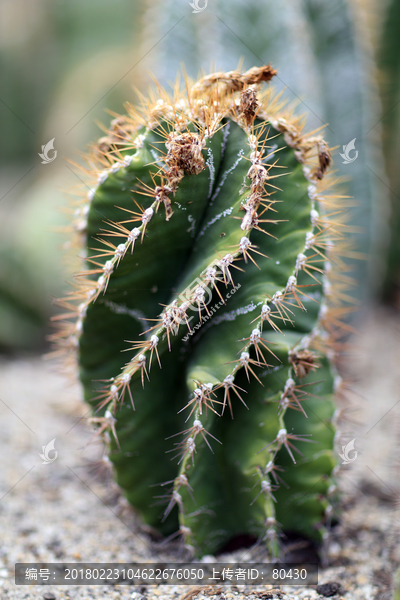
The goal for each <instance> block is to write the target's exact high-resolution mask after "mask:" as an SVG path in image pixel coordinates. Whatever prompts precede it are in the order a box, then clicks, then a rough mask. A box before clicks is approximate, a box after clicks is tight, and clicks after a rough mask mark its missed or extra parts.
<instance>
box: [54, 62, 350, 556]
mask: <svg viewBox="0 0 400 600" xmlns="http://www.w3.org/2000/svg"><path fill="white" fill-rule="evenodd" d="M275 73H276V72H275V71H274V70H273V69H272V68H271V67H270V66H267V67H260V68H252V69H250V70H249V71H247V72H245V73H243V74H241V73H240V72H239V71H233V72H228V73H222V72H219V73H216V74H212V75H209V76H206V77H204V78H203V79H201V80H199V81H198V82H197V83H193V81H190V80H189V79H187V80H186V82H185V83H186V86H184V87H183V90H184V91H182V90H181V89H180V88H179V85H178V84H177V85H176V86H175V90H174V95H173V96H172V97H171V96H169V95H168V94H167V93H166V92H165V91H163V90H162V88H161V87H158V89H157V93H153V94H152V95H151V96H150V98H149V99H148V100H146V99H143V106H142V110H141V111H137V110H136V109H135V108H133V107H132V106H130V105H128V115H126V116H119V117H117V118H116V119H115V120H114V121H113V122H112V127H111V129H110V130H109V131H108V132H107V135H106V136H105V137H103V138H102V139H101V140H99V143H98V144H97V145H95V146H94V147H93V149H92V152H91V154H90V155H89V156H88V158H87V167H86V168H85V169H83V178H84V180H85V185H84V186H83V187H82V189H81V195H82V196H83V198H82V199H81V200H78V202H77V203H76V211H75V221H74V225H75V229H76V236H77V240H78V242H79V243H82V242H83V244H84V245H85V248H86V251H85V253H86V255H87V258H86V268H85V269H84V270H83V271H82V272H80V273H79V274H78V275H77V285H76V286H75V290H74V291H73V292H71V293H70V294H69V295H68V296H67V297H65V298H64V299H63V300H61V301H60V305H61V306H62V307H63V308H64V310H65V312H64V313H63V314H61V315H60V316H59V317H57V319H56V320H57V321H58V322H59V323H60V333H59V334H58V335H56V336H55V337H56V339H57V340H58V343H59V345H60V351H61V352H63V351H65V350H67V351H68V352H69V351H73V352H74V351H75V350H77V351H78V362H79V372H80V378H81V381H82V383H83V386H84V395H85V399H86V401H88V402H90V404H91V405H92V406H93V407H94V408H97V410H96V412H95V416H94V418H93V421H94V422H95V423H96V424H97V425H98V430H97V435H98V434H104V435H105V440H106V442H107V447H108V452H109V456H110V459H111V461H112V463H113V464H114V467H115V471H116V478H117V481H118V483H119V485H120V486H121V487H122V488H123V490H124V491H125V493H126V496H127V498H128V500H129V501H130V502H131V504H132V505H133V506H134V507H135V508H137V509H138V510H139V511H140V513H141V514H142V515H143V517H144V519H145V521H146V522H147V523H148V524H150V525H152V526H153V527H157V528H158V529H160V530H161V531H162V532H163V533H164V534H174V533H175V534H177V533H180V534H182V535H183V537H184V538H185V540H186V542H188V543H190V544H193V546H194V548H195V550H196V552H197V554H198V555H202V554H207V553H214V552H215V551H217V550H219V549H220V548H221V547H222V546H223V545H224V544H226V543H227V542H229V540H230V539H232V538H233V537H234V536H235V535H240V534H251V535H253V536H254V537H258V538H260V537H261V538H264V539H265V542H266V543H267V544H268V545H269V547H270V549H271V551H272V553H273V554H277V553H278V550H279V536H278V532H279V531H280V529H281V528H282V529H283V530H284V531H291V532H294V533H297V534H300V535H303V536H306V537H308V538H311V539H314V540H317V541H321V540H322V538H323V534H324V531H325V525H326V521H327V519H328V518H329V517H330V515H331V511H332V501H333V498H334V496H335V491H336V487H335V484H334V481H333V478H332V476H333V470H334V468H335V465H336V459H335V457H334V436H335V425H336V422H337V419H338V413H337V412H335V406H334V404H333V387H334V382H336V383H335V384H336V388H337V391H338V392H339V396H340V390H341V389H342V388H341V382H340V378H339V377H337V376H336V373H335V369H334V366H333V365H334V362H335V357H336V355H337V352H338V351H339V349H340V339H341V336H342V335H343V332H346V331H347V327H346V326H345V325H344V324H343V322H342V321H343V318H344V317H345V316H346V314H347V312H348V311H351V310H352V299H351V297H350V296H349V295H348V291H350V290H351V285H352V284H351V280H350V279H349V277H348V275H347V273H348V267H346V264H345V262H344V259H345V257H346V256H348V255H349V254H351V247H350V246H351V244H350V243H349V240H348V238H347V235H346V230H348V229H349V228H348V227H347V226H346V225H345V224H344V223H343V212H344V209H345V207H346V205H347V201H348V200H347V198H346V196H343V195H342V194H341V192H340V190H338V189H337V177H336V176H335V175H334V174H329V173H328V168H329V166H330V163H331V155H330V150H329V147H328V145H327V144H326V142H325V141H324V140H323V138H322V137H321V136H320V135H317V134H316V133H315V132H311V133H309V134H306V133H305V132H304V131H303V127H304V122H303V121H304V119H302V118H300V117H298V116H296V115H295V114H294V112H293V109H292V108H290V107H289V108H288V107H286V106H285V105H286V102H285V101H283V100H282V98H281V94H278V93H276V91H275V90H274V89H273V88H270V87H269V88H268V89H267V90H266V91H263V92H261V91H260V84H261V83H262V82H268V81H269V80H270V79H271V78H272V77H273V76H274V75H275ZM88 188H89V192H88V191H87V189H88ZM71 319H72V320H71ZM182 330H183V331H182ZM128 340H129V342H128ZM126 351H128V352H130V353H131V354H132V353H133V355H131V356H129V355H127V354H125V352H126ZM161 367H162V368H161ZM335 377H336V380H335ZM102 381H103V382H104V381H105V382H106V384H104V383H101V382H102ZM100 409H101V410H100ZM99 411H100V412H99ZM233 417H234V418H233ZM170 453H172V454H170ZM160 504H161V505H162V504H165V508H164V509H163V508H160V506H159V505H160ZM178 520H179V523H178Z"/></svg>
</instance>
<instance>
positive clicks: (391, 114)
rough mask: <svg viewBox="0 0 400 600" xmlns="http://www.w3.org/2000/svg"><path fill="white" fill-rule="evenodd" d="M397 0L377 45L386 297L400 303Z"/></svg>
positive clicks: (399, 27) (399, 17)
mask: <svg viewBox="0 0 400 600" xmlns="http://www.w3.org/2000/svg"><path fill="white" fill-rule="evenodd" d="M399 31H400V3H399V2H396V0H391V1H390V2H389V3H388V8H387V12H386V14H385V17H384V21H383V25H382V28H381V34H380V36H379V41H378V45H377V56H378V67H379V77H380V88H381V95H382V115H383V116H382V124H383V148H384V151H385V158H386V174H387V177H388V186H389V188H390V200H391V206H392V217H391V243H390V249H389V256H388V266H387V273H386V281H385V296H386V299H388V300H390V301H394V302H395V303H396V304H397V305H398V306H400V173H399V168H398V158H399V155H400V48H399Z"/></svg>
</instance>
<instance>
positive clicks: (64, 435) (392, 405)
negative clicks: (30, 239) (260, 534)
mask: <svg viewBox="0 0 400 600" xmlns="http://www.w3.org/2000/svg"><path fill="white" fill-rule="evenodd" d="M362 327H363V332H362V334H361V335H360V336H358V339H357V340H355V345H356V346H357V347H356V348H355V349H354V351H353V353H352V356H351V357H349V360H348V361H346V362H347V367H348V370H349V372H350V373H351V375H352V380H353V383H352V386H351V387H352V390H353V391H354V392H355V393H353V394H352V398H353V407H352V410H351V411H350V413H349V416H350V417H351V419H352V421H351V422H349V423H348V424H347V426H346V431H345V439H346V441H349V440H351V439H355V448H356V450H357V453H358V454H357V458H356V460H355V461H354V462H353V463H352V464H351V465H348V466H346V467H343V470H342V474H341V476H340V485H341V487H342V489H343V499H342V509H343V518H342V522H341V524H340V525H339V526H337V527H335V528H334V530H333V531H332V533H331V536H330V539H329V541H328V542H327V545H326V548H325V560H326V566H325V567H324V568H322V569H321V570H320V577H319V581H320V583H324V582H327V581H334V582H338V583H340V584H341V586H342V592H341V593H340V594H339V595H337V596H336V598H340V597H343V598H346V599H347V600H353V599H359V600H370V599H371V600H384V599H390V598H391V597H392V596H391V591H390V589H391V585H392V576H393V573H394V570H395V567H396V564H398V563H399V562H400V550H399V540H400V510H399V508H400V506H399V505H400V502H399V499H400V476H399V462H400V461H399V454H400V452H399V451H400V391H399V390H400V320H399V319H398V318H397V319H396V318H394V316H393V315H390V314H388V313H386V312H384V311H375V312H374V314H373V315H370V316H369V317H365V319H364V320H363V325H362ZM79 399H80V388H79V386H78V385H77V384H71V382H69V381H68V380H67V379H66V378H65V377H64V376H63V375H61V374H60V373H58V372H57V371H56V369H55V366H54V365H52V364H50V363H49V362H45V361H43V360H41V359H40V358H38V357H28V358H23V359H22V358H20V359H17V360H6V359H3V360H2V362H1V363H0V400H1V401H0V456H1V460H0V599H1V600H3V599H4V600H17V599H18V600H22V599H24V600H26V599H36V598H43V599H47V600H54V598H55V599H57V600H58V599H63V598H65V599H71V600H73V599H89V598H90V599H92V598H94V599H100V598H101V599H103V598H104V599H114V598H115V599H116V598H118V599H121V600H122V599H126V598H131V597H132V598H136V600H141V598H142V597H147V598H153V597H159V598H164V597H165V598H176V599H181V598H183V597H184V596H185V595H186V599H187V600H188V599H189V598H190V597H191V596H192V597H193V598H195V596H196V595H198V596H199V598H203V597H204V598H212V597H213V595H214V596H216V597H218V599H219V600H222V599H224V598H225V599H227V600H229V599H238V600H239V599H240V598H241V597H251V596H253V597H258V598H260V597H262V598H268V597H271V598H272V597H275V598H278V597H282V598H285V599H287V600H292V599H293V600H294V599H296V598H308V599H313V598H321V597H322V596H320V595H319V594H318V593H317V591H316V590H315V589H314V588H310V587H309V588H294V587H292V588H290V587H287V586H282V587H281V588H280V591H276V592H272V591H271V592H270V593H269V594H268V593H267V589H268V586H266V587H265V586H264V587H263V588H261V587H258V588H248V589H247V588H240V587H239V588H232V589H225V590H219V591H218V589H212V590H210V589H203V590H192V589H191V588H190V587H189V586H175V587H173V586H168V587H161V586H160V587H147V588H143V587H142V588H140V589H138V588H133V587H132V586H118V585H117V586H113V587H111V586H104V587H102V586H101V587H100V586H85V587H84V586H72V585H71V586H16V585H15V583H14V564H15V563H16V562H29V561H32V562H33V561H39V560H40V561H49V562H50V561H53V562H57V561H70V562H74V561H87V562H107V561H108V562H128V561H129V562H131V561H140V562H144V561H149V562H150V561H155V560H160V559H163V560H169V561H173V560H174V559H175V560H176V558H177V556H178V554H177V553H178V551H182V549H181V548H180V546H179V544H178V543H170V544H169V545H166V546H161V547H160V546H159V544H158V543H156V542H155V541H154V539H152V538H151V537H150V536H149V534H148V532H146V530H144V529H143V528H142V527H141V523H140V519H138V518H137V517H136V516H135V515H134V514H133V512H132V511H131V510H130V509H129V507H127V506H126V503H125V502H124V500H123V498H121V497H120V496H119V495H118V493H117V490H116V488H115V486H114V484H113V483H112V480H110V478H109V477H108V475H107V471H105V472H104V473H103V475H102V480H101V479H99V477H98V475H97V476H95V475H94V473H93V461H95V460H96V459H98V458H99V456H101V447H100V446H99V445H96V446H94V445H91V446H89V447H87V448H84V447H85V444H86V443H87V442H88V441H89V440H90V438H91V436H92V432H91V430H90V427H89V425H88V423H87V417H88V416H89V415H88V414H87V413H86V411H87V409H86V407H85V406H84V405H83V404H82V403H81V402H80V400H79ZM52 439H55V448H56V450H57V452H58V454H57V458H56V460H55V461H54V462H53V463H51V464H43V461H42V459H41V458H40V456H39V454H40V453H41V452H42V446H44V445H46V444H48V443H49V442H50V441H51V440H52ZM352 456H353V454H352ZM293 551H294V549H293ZM243 552H244V551H243V550H241V551H237V552H236V553H235V554H234V555H230V556H228V557H219V560H223V559H224V560H225V559H228V560H232V559H238V558H241V557H242V556H243ZM180 556H182V555H180ZM247 556H249V555H247ZM269 587H272V586H269ZM191 591H192V592H193V593H191V594H190V593H189V592H191ZM46 594H47V595H46Z"/></svg>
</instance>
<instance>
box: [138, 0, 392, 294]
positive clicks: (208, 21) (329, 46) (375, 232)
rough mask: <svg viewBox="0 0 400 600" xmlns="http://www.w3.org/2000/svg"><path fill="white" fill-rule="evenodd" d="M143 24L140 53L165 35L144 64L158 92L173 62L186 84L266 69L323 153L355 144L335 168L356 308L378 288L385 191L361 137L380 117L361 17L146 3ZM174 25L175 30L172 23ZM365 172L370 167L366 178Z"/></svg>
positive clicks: (315, 1)
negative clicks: (272, 70)
mask: <svg viewBox="0 0 400 600" xmlns="http://www.w3.org/2000/svg"><path fill="white" fill-rule="evenodd" d="M147 7H148V8H147V11H146V12H145V13H144V14H143V23H142V24H143V29H142V31H143V34H142V38H143V43H142V48H143V50H144V49H145V48H147V47H148V46H150V45H151V44H152V43H155V42H156V41H157V40H158V39H160V38H161V37H162V36H163V35H164V34H166V32H168V31H169V30H170V29H171V28H172V27H173V30H172V32H171V35H167V36H166V38H165V39H164V40H163V42H162V43H161V44H159V45H157V46H156V47H155V48H154V50H153V51H152V52H151V54H150V55H149V57H148V64H149V66H150V68H151V69H152V71H153V72H154V74H155V75H156V76H157V78H158V79H159V80H160V81H161V82H162V83H167V81H169V80H170V79H172V78H173V77H174V74H175V71H176V70H177V69H178V68H179V66H180V61H181V60H182V57H184V60H185V67H186V68H187V70H188V72H189V73H190V74H191V75H192V76H194V75H196V74H197V73H198V71H199V70H200V69H201V68H202V69H205V70H208V69H209V65H210V64H211V63H212V62H213V61H214V62H216V65H215V66H216V67H217V68H221V69H226V70H229V69H231V68H232V63H233V64H237V62H238V61H239V60H240V59H241V58H243V59H244V67H248V66H251V65H253V64H254V63H255V64H263V63H264V62H268V61H271V62H272V63H273V64H274V65H275V66H276V68H277V69H278V72H279V74H278V77H277V81H276V85H277V87H278V89H282V88H285V87H287V95H288V97H289V98H291V99H293V100H294V99H297V100H299V105H300V110H303V111H307V114H308V115H309V124H310V127H312V128H317V127H320V126H322V125H326V124H327V127H326V129H325V130H324V137H325V138H326V140H327V141H328V143H329V144H330V145H331V146H333V147H337V148H338V151H337V152H341V151H342V146H343V145H345V144H347V143H348V142H350V141H351V140H352V139H354V138H356V147H357V149H358V152H359V156H358V159H357V160H356V161H354V162H353V163H352V164H351V165H344V164H343V163H342V160H340V159H339V158H338V160H336V162H335V168H336V169H337V171H338V175H340V176H343V177H345V178H346V180H347V191H348V193H349V195H350V196H352V197H353V198H354V199H355V202H354V204H353V206H352V207H351V208H350V207H349V213H350V215H351V220H352V222H353V223H354V224H356V225H358V226H359V231H358V232H357V233H354V236H355V241H356V246H357V248H358V249H359V251H360V252H362V253H364V254H365V258H366V259H368V260H363V261H357V262H352V266H353V270H354V276H355V277H356V279H357V281H358V283H359V286H358V289H357V290H356V294H357V296H358V297H359V298H362V299H363V300H364V301H365V300H366V299H367V298H370V297H371V296H373V295H375V294H376V293H377V292H379V289H380V287H381V285H382V282H383V273H384V261H385V252H386V249H387V248H386V247H387V223H388V216H389V199H388V190H387V188H385V186H383V185H382V183H381V181H380V179H384V175H383V173H384V165H383V154H382V149H381V138H380V129H379V127H376V128H375V129H373V130H372V131H371V132H370V133H369V134H368V136H367V135H366V134H367V132H368V130H369V129H370V128H371V126H372V124H375V123H376V122H377V121H378V120H379V117H380V105H379V94H378V87H377V80H376V68H375V66H374V57H373V49H372V45H371V41H370V34H369V30H368V27H367V24H366V23H365V14H364V9H363V7H362V6H361V5H359V3H357V2H352V1H347V0H332V1H331V2H325V1H323V0H301V1H298V0H282V1H279V2H276V1H271V2H270V1H266V2H259V1H258V0H247V1H243V0H229V1H228V0H215V1H214V2H213V3H212V6H211V3H209V10H208V9H207V10H204V11H203V12H202V13H200V14H197V15H193V17H192V18H189V17H188V16H186V2H185V0H180V1H178V2H176V1H175V0H155V1H152V0H148V1H147ZM182 16H184V18H183V20H182V21H179V18H180V17H182ZM367 165H369V166H370V167H371V169H370V168H368V167H367Z"/></svg>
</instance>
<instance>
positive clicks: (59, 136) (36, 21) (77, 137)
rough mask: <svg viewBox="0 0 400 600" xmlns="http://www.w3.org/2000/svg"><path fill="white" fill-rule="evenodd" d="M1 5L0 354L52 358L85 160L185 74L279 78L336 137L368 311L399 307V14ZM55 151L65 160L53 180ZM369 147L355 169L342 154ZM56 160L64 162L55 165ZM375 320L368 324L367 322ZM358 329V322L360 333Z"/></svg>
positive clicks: (227, 0) (5, 0) (309, 8)
mask: <svg viewBox="0 0 400 600" xmlns="http://www.w3.org/2000/svg"><path fill="white" fill-rule="evenodd" d="M196 1H197V6H198V7H199V11H198V12H193V7H192V6H191V5H190V4H189V2H188V1H187V0H152V1H150V0H84V2H82V1H78V0H68V1H67V0H52V1H51V2H50V1H49V0H35V1H34V2H32V0H1V2H0V132H1V136H0V350H1V351H2V352H7V353H9V352H19V351H26V350H29V351H32V350H35V351H36V350H39V351H43V349H44V348H45V347H46V341H45V340H46V335H47V334H48V333H49V331H50V327H49V318H50V315H51V314H52V312H54V307H53V305H52V300H53V298H54V297H59V296H60V295H62V294H63V291H65V290H66V289H67V288H68V285H67V280H71V273H70V271H69V268H68V265H67V264H66V262H65V258H64V255H65V251H64V249H63V246H65V244H66V243H68V238H67V236H66V235H63V234H62V233H57V232H56V229H57V228H60V227H62V226H63V225H65V223H68V215H66V213H65V210H63V209H65V207H66V206H68V198H67V194H66V193H65V191H63V190H64V189H68V188H71V187H73V186H74V185H75V184H76V183H77V182H78V179H77V177H76V175H74V171H75V173H78V171H77V169H76V168H75V169H74V167H73V166H71V165H69V163H67V160H66V159H70V160H75V161H77V162H81V160H82V159H81V158H80V156H79V153H80V152H81V151H82V150H84V149H85V148H86V147H87V145H88V144H89V142H91V141H94V140H95V139H96V138H98V137H100V136H101V135H102V132H101V130H100V129H99V127H98V124H97V123H98V122H99V121H100V122H103V123H105V124H106V125H108V124H109V122H110V120H111V118H112V117H111V116H110V115H108V114H107V113H106V112H105V109H106V108H107V109H109V110H111V111H115V112H117V113H121V112H123V110H124V109H123V104H124V102H125V101H130V102H132V103H135V102H136V100H137V96H136V93H135V91H134V89H133V86H135V87H136V88H139V89H141V91H143V92H146V90H147V88H148V87H149V86H151V85H152V77H151V74H153V75H154V76H155V77H157V79H158V80H159V81H160V82H161V83H162V84H163V85H166V86H168V85H169V83H170V82H172V81H173V80H175V77H176V74H177V72H178V71H179V70H180V69H181V66H182V64H184V65H185V68H186V71H187V72H188V74H189V75H190V76H192V77H197V75H198V74H199V70H200V69H204V70H205V71H207V72H209V71H210V68H211V67H213V68H215V67H216V68H217V69H221V70H232V69H235V68H236V67H237V65H238V63H239V61H240V60H243V66H244V68H246V69H247V68H250V67H252V66H254V65H261V64H265V63H269V62H271V63H272V65H273V66H274V67H275V68H277V69H278V78H277V79H276V81H275V85H276V87H278V88H279V89H284V88H286V92H285V95H286V97H287V98H288V100H297V101H298V105H299V106H298V111H299V112H301V113H307V114H308V121H307V123H308V128H309V129H314V128H318V127H320V126H321V125H324V124H326V123H328V126H327V128H326V129H325V132H324V136H325V137H326V139H327V140H328V142H329V144H330V145H331V146H335V147H337V150H336V151H335V153H334V159H335V169H336V170H337V171H338V173H339V174H340V175H341V176H343V177H344V178H345V179H346V180H347V183H346V190H347V193H348V194H349V195H350V196H352V197H354V198H355V200H356V204H357V206H354V207H353V208H351V209H350V210H349V218H350V221H351V222H352V223H353V224H354V225H356V226H357V227H359V228H360V229H359V232H356V233H354V234H353V238H354V243H355V246H356V248H357V250H358V251H359V252H362V253H364V255H365V257H366V258H365V260H359V261H356V262H354V264H353V274H354V276H355V278H356V280H357V282H358V283H357V287H356V290H355V293H356V295H357V296H358V298H359V299H360V300H361V303H362V306H363V307H365V306H367V305H368V304H370V303H371V302H375V303H376V302H382V301H386V302H391V303H392V304H396V303H398V299H399V265H400V259H399V254H400V241H399V239H400V235H399V234H400V218H399V205H400V200H399V197H400V181H399V171H398V169H397V165H396V163H397V157H398V149H399V139H400V137H399V116H400V104H399V101H400V98H399V92H400V74H399V64H400V38H399V36H398V31H399V28H400V3H399V2H398V0H396V1H394V0H388V1H385V2H379V3H378V2H377V0H363V1H361V0H330V1H329V2H327V1H326V0H208V2H205V0H196ZM53 138H55V140H54V147H55V149H56V151H57V158H56V159H55V160H54V161H53V162H51V163H48V164H42V163H41V159H40V157H39V156H38V153H39V152H41V147H42V145H44V144H46V143H47V142H49V141H50V140H51V139H53ZM354 138H356V142H355V145H356V149H357V150H358V157H357V159H356V160H354V162H352V163H350V164H343V161H342V159H341V158H340V156H339V152H343V149H342V147H343V146H344V145H346V144H348V143H349V142H350V141H351V140H353V139H354ZM50 155H51V153H50ZM362 310H363V309H361V311H360V313H359V314H361V315H362ZM359 318H360V317H359Z"/></svg>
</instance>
